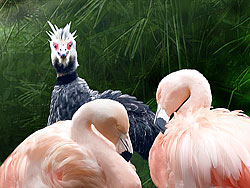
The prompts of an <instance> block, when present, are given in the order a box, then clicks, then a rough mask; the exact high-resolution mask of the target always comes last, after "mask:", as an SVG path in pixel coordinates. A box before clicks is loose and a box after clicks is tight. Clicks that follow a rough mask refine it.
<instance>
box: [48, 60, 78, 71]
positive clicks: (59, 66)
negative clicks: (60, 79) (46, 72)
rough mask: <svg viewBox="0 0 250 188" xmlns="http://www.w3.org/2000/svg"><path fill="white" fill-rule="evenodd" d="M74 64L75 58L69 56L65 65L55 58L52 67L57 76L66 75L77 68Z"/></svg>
mask: <svg viewBox="0 0 250 188" xmlns="http://www.w3.org/2000/svg"><path fill="white" fill-rule="evenodd" d="M76 64H77V63H76V57H75V56H70V57H69V60H68V62H67V63H66V62H65V63H60V62H59V59H58V58H57V57H56V58H55V59H54V60H53V67H54V69H55V70H56V73H57V75H67V74H70V73H72V72H74V71H75V70H76V67H77V66H76Z"/></svg>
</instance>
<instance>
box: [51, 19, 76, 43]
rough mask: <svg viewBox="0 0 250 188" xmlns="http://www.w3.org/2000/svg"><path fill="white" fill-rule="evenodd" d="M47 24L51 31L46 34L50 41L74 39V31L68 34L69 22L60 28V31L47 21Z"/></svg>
mask: <svg viewBox="0 0 250 188" xmlns="http://www.w3.org/2000/svg"><path fill="white" fill-rule="evenodd" d="M48 24H49V26H50V28H51V29H52V32H51V31H49V32H46V33H47V34H48V35H49V37H50V38H51V40H66V39H71V38H72V39H75V38H76V36H74V35H75V33H76V31H74V32H73V33H70V26H71V22H70V23H68V24H67V25H66V26H65V27H64V28H60V29H59V28H58V27H57V26H56V25H52V24H51V23H50V21H48Z"/></svg>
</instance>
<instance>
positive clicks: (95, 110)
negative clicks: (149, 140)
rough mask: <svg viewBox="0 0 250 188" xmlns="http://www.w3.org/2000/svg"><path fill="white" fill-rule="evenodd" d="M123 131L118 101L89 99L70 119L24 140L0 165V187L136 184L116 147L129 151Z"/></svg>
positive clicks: (91, 187) (105, 187) (124, 120)
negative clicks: (91, 100) (90, 100)
mask: <svg viewBox="0 0 250 188" xmlns="http://www.w3.org/2000/svg"><path fill="white" fill-rule="evenodd" d="M93 125H94V126H95V127H93ZM104 127H105V129H103V128H104ZM106 130H107V131H106ZM128 130H129V123H128V117H127V113H126V110H125V108H124V107H123V106H122V105H121V104H119V103H118V102H115V101H111V100H108V99H98V100H95V101H93V102H89V103H87V104H85V105H83V106H82V107H81V108H79V110H78V111H77V112H76V113H75V115H74V116H73V119H72V121H71V120H68V121H61V122H58V123H55V124H53V125H51V126H49V127H46V128H44V129H41V130H39V131H37V132H35V133H33V134H32V135H30V136H29V137H28V138H26V139H25V140H24V141H23V142H22V143H21V144H20V145H19V146H18V147H17V148H16V149H15V150H14V151H13V153H12V154H11V155H10V156H9V157H8V158H7V159H6V161H5V162H4V163H3V164H2V166H1V167H0V187H1V188H18V187H19V188H29V187H36V188H70V187H72V188H75V187H82V188H84V187H86V188H96V187H100V188H113V187H123V188H125V187H129V188H140V187H141V183H140V180H139V177H138V176H137V174H136V173H135V171H134V169H133V168H132V167H131V166H130V164H129V163H127V162H126V161H125V160H124V159H123V158H122V157H121V156H120V155H119V154H118V153H117V151H116V150H119V149H122V145H124V144H125V146H124V147H126V148H128V149H129V150H130V149H132V144H131V142H130V139H129V137H128ZM97 131H99V132H97ZM105 131H106V132H105ZM101 133H102V135H101ZM130 152H131V151H130Z"/></svg>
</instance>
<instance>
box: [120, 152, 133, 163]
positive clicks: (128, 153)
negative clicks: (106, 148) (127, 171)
mask: <svg viewBox="0 0 250 188" xmlns="http://www.w3.org/2000/svg"><path fill="white" fill-rule="evenodd" d="M120 155H121V156H122V157H123V158H124V159H125V160H126V161H127V162H128V161H130V159H131V157H132V153H130V152H128V151H124V152H122V153H121V154H120Z"/></svg>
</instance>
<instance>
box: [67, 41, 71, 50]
mask: <svg viewBox="0 0 250 188" xmlns="http://www.w3.org/2000/svg"><path fill="white" fill-rule="evenodd" d="M71 46H72V42H69V43H68V44H67V49H68V50H70V48H71Z"/></svg>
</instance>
